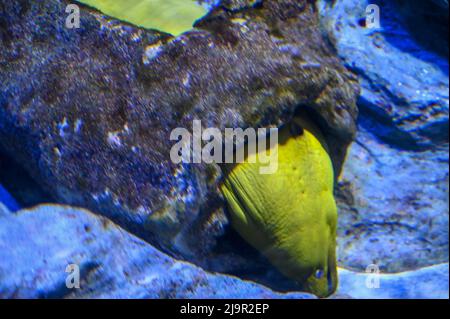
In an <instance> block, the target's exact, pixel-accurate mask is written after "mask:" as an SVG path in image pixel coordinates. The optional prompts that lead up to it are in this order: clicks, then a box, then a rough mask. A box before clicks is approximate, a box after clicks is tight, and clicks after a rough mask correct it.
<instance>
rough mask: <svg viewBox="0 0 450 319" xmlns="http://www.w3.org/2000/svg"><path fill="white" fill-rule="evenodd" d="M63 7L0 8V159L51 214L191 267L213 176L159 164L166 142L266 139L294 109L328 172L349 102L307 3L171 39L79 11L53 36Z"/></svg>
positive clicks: (228, 19)
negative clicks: (314, 127) (132, 237)
mask: <svg viewBox="0 0 450 319" xmlns="http://www.w3.org/2000/svg"><path fill="white" fill-rule="evenodd" d="M249 3H250V2H249ZM65 4H66V2H65V1H56V0H45V1H38V2H37V1H28V0H23V1H14V2H11V1H1V2H0V11H1V12H2V14H1V15H0V25H1V26H2V28H0V30H1V31H0V41H1V46H2V50H1V51H0V70H1V72H0V83H1V85H2V90H1V93H0V145H1V147H2V148H3V149H5V150H6V151H7V152H8V153H9V154H13V155H14V158H16V159H17V160H18V161H19V162H20V163H21V164H23V165H24V166H25V167H26V168H27V170H28V171H29V172H30V173H31V174H32V175H33V177H34V178H35V179H36V180H38V181H39V182H41V183H42V185H43V186H44V188H45V189H46V190H48V191H49V192H50V193H51V194H54V195H55V196H56V198H57V199H58V200H60V201H62V202H64V203H71V204H76V205H82V206H83V207H88V208H91V209H92V210H93V211H95V212H100V213H102V214H104V215H106V216H108V217H110V218H111V219H112V220H114V221H115V222H118V223H119V224H121V225H122V226H124V227H126V228H127V229H128V230H132V231H133V232H134V233H136V234H139V235H140V236H142V237H145V238H146V239H148V240H150V241H151V242H153V243H157V244H158V245H161V246H162V247H164V248H165V249H166V250H170V251H172V252H173V253H179V254H181V255H183V256H184V257H185V258H186V257H187V258H194V256H195V259H196V260H199V259H201V256H202V255H206V254H207V252H208V251H210V250H211V249H212V248H213V247H214V246H215V236H216V235H221V234H222V233H223V227H224V225H226V217H225V216H224V214H223V212H222V210H221V205H222V204H221V202H220V200H218V196H217V188H216V186H217V178H218V176H219V172H218V170H217V168H216V167H212V166H203V165H195V166H194V165H183V166H176V165H174V164H172V163H171V161H170V159H169V151H170V147H171V146H172V145H173V143H174V142H171V141H170V140H169V136H170V132H171V130H172V129H173V128H175V127H180V126H181V127H186V128H190V127H192V120H193V119H201V120H202V121H203V125H204V126H205V127H210V126H213V127H219V128H224V127H246V126H258V125H265V126H269V125H278V124H280V123H282V122H283V121H285V120H286V119H288V118H289V117H290V116H291V114H292V112H293V111H294V109H295V108H296V107H297V106H298V105H303V106H305V105H306V106H308V108H310V109H312V110H314V112H315V114H316V115H317V116H318V118H319V119H320V124H321V125H322V126H323V128H324V129H325V131H326V132H327V139H328V141H329V143H330V146H331V147H332V149H333V152H332V153H333V159H334V163H335V165H336V167H337V168H339V167H340V164H341V163H342V160H343V156H344V154H345V150H346V146H347V144H348V143H350V141H351V140H352V138H353V134H354V130H355V124H354V119H355V117H356V113H357V111H356V107H355V103H354V102H355V94H356V93H357V91H358V88H357V84H356V81H355V79H354V78H353V76H352V75H351V74H349V72H347V71H346V70H345V69H344V68H343V67H342V66H341V65H340V61H339V59H338V58H337V57H336V56H335V52H334V50H333V48H332V46H331V45H330V44H329V41H328V38H327V37H326V36H325V35H324V34H322V33H321V31H320V28H318V27H317V25H318V19H317V16H316V13H315V11H314V9H313V5H312V3H311V1H288V0H282V1H275V0H267V1H264V2H263V4H262V5H259V6H255V7H251V6H248V7H245V6H244V8H243V9H241V10H237V11H231V10H229V9H226V8H224V7H222V6H219V7H218V8H217V9H216V10H215V11H214V12H212V13H210V14H209V15H208V16H207V17H205V18H204V19H203V20H202V21H200V22H199V23H198V24H197V28H196V29H195V30H193V31H192V32H188V33H186V34H185V35H183V36H181V37H179V38H176V39H174V38H170V37H169V38H168V37H167V35H160V34H157V33H154V32H150V31H145V30H141V29H137V28H134V27H132V26H129V25H124V24H121V23H119V22H117V21H113V20H108V19H107V18H106V17H103V16H101V15H99V14H96V13H94V12H90V11H88V10H87V9H82V12H81V28H80V29H66V28H65V27H64V24H65V19H66V14H65V13H64V9H65ZM212 212H213V214H212ZM144 226H145V227H144ZM194 247H196V248H197V249H200V250H201V251H198V250H197V251H194ZM217 264H218V265H219V264H220V265H223V266H224V267H226V266H227V264H226V263H225V264H224V263H223V262H221V263H217Z"/></svg>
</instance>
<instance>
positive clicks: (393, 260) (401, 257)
mask: <svg viewBox="0 0 450 319" xmlns="http://www.w3.org/2000/svg"><path fill="white" fill-rule="evenodd" d="M369 128H370V127H369ZM448 152H449V150H448V146H443V147H441V148H440V149H433V150H427V151H423V152H414V151H405V150H399V149H397V148H395V147H393V146H391V145H387V144H385V143H383V142H382V141H380V140H379V139H377V138H376V137H375V135H374V134H373V133H371V132H369V131H368V129H367V127H365V126H363V125H361V126H360V128H359V132H358V134H357V137H356V142H355V143H354V144H353V145H352V147H351V149H350V151H349V155H348V159H347V161H346V164H345V167H344V173H343V175H342V179H341V181H340V183H339V188H338V189H339V190H338V192H337V194H338V196H337V201H338V203H339V227H338V247H339V249H338V257H339V263H340V264H341V265H345V267H348V268H351V269H356V270H359V271H364V270H365V269H366V267H367V266H369V265H371V264H377V265H378V266H379V267H380V269H381V271H383V272H400V271H405V270H413V269H416V268H419V267H424V266H430V265H433V264H438V263H442V262H448V248H449V246H448V238H449V232H448V231H449V215H448V192H449V187H448V183H449V176H448V164H449V161H448Z"/></svg>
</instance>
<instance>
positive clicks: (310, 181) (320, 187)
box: [221, 118, 337, 297]
mask: <svg viewBox="0 0 450 319" xmlns="http://www.w3.org/2000/svg"><path fill="white" fill-rule="evenodd" d="M323 141H324V139H323V137H322V136H321V134H320V132H319V130H318V129H317V128H316V127H315V126H314V125H313V124H311V122H310V121H305V120H304V119H303V120H302V119H300V118H295V120H294V121H293V122H292V123H291V124H289V125H287V126H286V127H284V128H282V129H280V132H279V144H278V170H277V171H276V172H275V173H274V174H271V175H270V174H269V175H264V174H260V170H259V167H260V165H261V164H260V163H258V154H259V153H258V152H259V150H258V152H257V153H256V154H248V155H247V157H246V160H245V162H244V163H240V164H237V165H235V166H234V167H233V168H231V169H229V170H228V171H227V170H226V169H225V172H224V181H223V184H222V185H221V190H222V193H223V195H224V197H225V199H226V200H227V202H228V206H229V211H230V214H231V224H232V226H233V228H234V229H236V231H237V232H238V233H239V234H240V235H241V236H242V237H243V238H244V239H245V240H246V241H247V242H249V243H250V244H251V245H252V246H254V247H255V248H256V249H258V250H259V251H260V252H261V253H262V254H263V255H265V256H266V257H267V258H268V259H269V261H270V262H271V263H272V264H273V265H274V266H275V267H276V268H277V269H278V270H280V272H281V273H283V274H284V275H286V276H287V277H289V278H291V279H293V280H295V281H296V282H297V283H298V284H299V285H300V287H301V288H302V289H303V290H305V291H308V292H312V293H314V294H315V295H317V296H319V297H326V296H329V295H330V294H332V293H333V292H334V291H335V290H336V286H337V269H336V255H335V251H336V224H337V208H336V204H335V200H334V196H333V186H334V172H333V166H332V163H331V160H330V157H329V155H328V152H327V148H326V145H325V143H324V142H323ZM251 157H253V160H255V159H256V163H255V162H253V163H252V161H251Z"/></svg>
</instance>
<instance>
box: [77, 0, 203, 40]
mask: <svg viewBox="0 0 450 319" xmlns="http://www.w3.org/2000/svg"><path fill="white" fill-rule="evenodd" d="M78 2H80V3H84V4H87V5H89V6H91V7H93V8H96V9H98V10H99V11H101V12H103V13H104V14H106V15H109V16H112V17H114V18H117V19H119V20H123V21H127V22H129V23H132V24H135V25H137V26H140V27H144V28H147V29H155V30H159V31H163V32H166V33H170V34H173V35H175V36H177V35H180V34H181V33H183V32H186V31H188V30H190V29H192V25H193V24H194V23H195V21H196V20H198V19H200V18H201V17H202V16H204V15H206V13H207V12H208V10H207V8H206V7H204V6H202V5H200V4H199V3H198V2H197V1H194V0H79V1H78Z"/></svg>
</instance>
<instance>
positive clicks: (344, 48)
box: [319, 0, 449, 149]
mask: <svg viewBox="0 0 450 319" xmlns="http://www.w3.org/2000/svg"><path fill="white" fill-rule="evenodd" d="M319 3H320V6H319V8H320V14H321V18H322V24H323V26H324V27H325V29H326V30H327V31H328V32H330V33H331V34H334V38H335V42H336V48H337V50H338V54H339V55H340V56H341V57H342V59H343V60H344V61H345V63H346V65H347V66H348V67H349V68H351V69H352V70H353V71H354V72H355V73H357V74H358V75H359V77H360V80H361V86H362V92H361V97H360V99H359V107H360V110H361V113H362V116H368V117H371V118H372V124H373V126H374V129H373V131H374V133H375V134H376V135H377V136H379V137H380V138H382V139H384V140H386V141H388V142H389V143H391V144H395V145H397V146H399V147H401V148H406V149H424V148H429V147H433V146H434V145H435V144H436V143H442V142H444V143H445V142H447V143H448V128H449V126H448V116H449V111H448V110H449V91H448V86H449V78H448V52H447V53H442V52H438V53H435V52H434V51H431V50H432V49H433V48H434V47H435V46H436V45H433V43H434V42H436V41H437V42H438V43H439V45H438V47H439V48H447V51H448V42H447V41H448V40H447V36H448V17H447V21H445V19H444V21H441V20H437V19H436V18H428V19H424V18H423V15H426V10H432V9H433V8H434V6H432V4H431V3H430V1H421V0H418V1H385V0H379V1H375V2H374V1H366V0H364V1H360V0H339V1H326V0H320V1H319ZM373 3H375V4H377V5H378V7H379V9H380V25H381V28H368V27H367V26H366V8H367V6H368V5H369V4H373ZM410 20H411V23H409V21H410ZM434 21H438V24H437V26H436V27H438V28H439V27H440V28H445V32H443V31H442V32H438V31H435V30H434V28H433V26H434ZM409 24H412V25H414V29H411V28H410V27H409ZM419 31H420V32H421V33H424V35H422V34H420V35H417V34H416V33H417V32H419ZM418 38H420V39H418ZM439 53H441V54H444V56H442V55H439ZM445 55H447V56H445Z"/></svg>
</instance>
